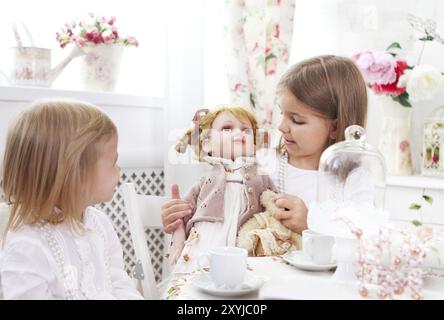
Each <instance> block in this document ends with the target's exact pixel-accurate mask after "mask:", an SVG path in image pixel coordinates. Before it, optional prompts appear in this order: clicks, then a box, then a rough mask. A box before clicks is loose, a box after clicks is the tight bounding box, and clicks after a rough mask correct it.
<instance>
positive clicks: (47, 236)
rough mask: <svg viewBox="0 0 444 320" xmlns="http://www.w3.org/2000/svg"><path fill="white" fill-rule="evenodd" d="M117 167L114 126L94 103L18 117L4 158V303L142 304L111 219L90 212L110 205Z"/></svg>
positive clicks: (44, 107) (0, 277)
mask: <svg viewBox="0 0 444 320" xmlns="http://www.w3.org/2000/svg"><path fill="white" fill-rule="evenodd" d="M116 161H117V128H116V126H115V125H114V123H113V122H112V121H111V120H110V119H109V118H108V116H106V115H105V114H104V113H103V112H102V111H100V110H99V109H98V108H96V107H95V106H93V105H90V104H87V103H83V102H80V101H78V102H77V101H40V102H36V103H34V104H33V105H32V106H31V107H30V108H29V109H28V110H26V111H25V112H24V113H23V114H22V115H21V116H20V117H19V118H18V120H17V121H16V123H15V124H14V125H13V127H12V128H11V129H10V131H9V134H8V138H7V142H6V149H5V154H4V159H3V188H4V193H5V196H6V199H7V201H9V203H10V216H9V221H8V224H7V231H8V232H7V234H6V237H5V241H4V244H3V249H2V251H1V253H0V284H1V286H0V288H1V290H0V293H1V292H2V294H3V297H4V298H5V299H142V296H141V295H140V294H139V292H138V291H137V290H136V289H135V286H134V284H133V282H132V280H131V279H130V278H129V277H128V275H127V274H126V272H125V271H124V269H123V258H122V248H121V245H120V242H119V240H118V238H117V235H116V232H115V231H114V229H113V226H112V224H111V221H110V220H109V218H108V217H107V216H106V215H105V214H104V213H102V212H100V211H99V210H97V209H95V208H94V207H92V206H93V205H94V204H97V203H101V202H104V201H109V200H110V199H111V197H112V195H113V192H114V189H115V187H116V185H117V182H118V180H119V172H120V168H119V167H118V166H117V163H116Z"/></svg>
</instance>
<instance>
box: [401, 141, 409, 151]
mask: <svg viewBox="0 0 444 320" xmlns="http://www.w3.org/2000/svg"><path fill="white" fill-rule="evenodd" d="M409 146H410V144H409V142H408V141H407V140H403V141H401V143H400V144H399V149H401V151H402V152H405V151H406V150H407V149H408V148H409Z"/></svg>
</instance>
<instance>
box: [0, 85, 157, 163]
mask: <svg viewBox="0 0 444 320" xmlns="http://www.w3.org/2000/svg"><path fill="white" fill-rule="evenodd" d="M41 98H73V99H79V100H85V101H88V102H91V103H93V104H96V105H98V106H99V107H101V108H102V109H103V110H104V111H105V112H106V113H107V114H108V115H109V117H110V118H111V119H112V120H113V121H114V123H115V124H116V126H117V128H118V131H119V147H118V152H119V161H118V163H119V165H120V166H121V167H122V168H161V167H163V148H164V146H163V144H162V142H163V135H164V122H163V120H162V118H163V104H164V102H163V100H162V99H157V98H149V97H143V96H130V95H120V94H112V93H92V92H82V91H64V90H54V89H39V88H18V87H16V88H14V87H0V159H2V155H3V152H4V148H5V140H6V133H7V130H8V128H9V127H10V125H11V122H12V121H13V119H15V118H16V117H17V115H18V114H19V113H20V112H21V111H22V110H23V108H24V107H25V106H26V105H27V104H28V103H29V102H31V101H33V100H35V99H41Z"/></svg>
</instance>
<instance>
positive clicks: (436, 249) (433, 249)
mask: <svg viewBox="0 0 444 320" xmlns="http://www.w3.org/2000/svg"><path fill="white" fill-rule="evenodd" d="M430 250H432V251H433V252H435V253H439V250H438V248H436V247H430Z"/></svg>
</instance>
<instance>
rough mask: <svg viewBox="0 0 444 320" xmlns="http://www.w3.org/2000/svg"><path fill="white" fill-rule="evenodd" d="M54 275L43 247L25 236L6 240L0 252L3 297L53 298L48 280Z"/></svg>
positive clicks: (0, 279)
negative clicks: (19, 238)
mask: <svg viewBox="0 0 444 320" xmlns="http://www.w3.org/2000/svg"><path fill="white" fill-rule="evenodd" d="M17 240H18V239H17ZM54 278H55V275H54V273H53V271H52V268H50V265H49V262H48V258H47V255H46V254H45V252H44V250H43V249H42V247H40V246H38V245H36V244H35V243H34V242H32V241H29V240H24V239H21V240H19V241H12V242H9V243H8V241H6V244H5V248H4V249H3V251H2V252H1V253H0V281H1V287H2V293H3V298H4V299H25V300H30V299H45V300H48V299H54V298H55V297H53V295H52V293H51V291H50V290H49V283H50V282H51V281H53V280H54Z"/></svg>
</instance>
